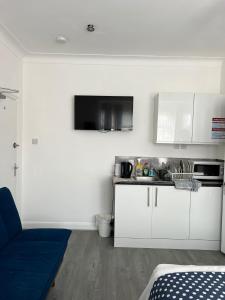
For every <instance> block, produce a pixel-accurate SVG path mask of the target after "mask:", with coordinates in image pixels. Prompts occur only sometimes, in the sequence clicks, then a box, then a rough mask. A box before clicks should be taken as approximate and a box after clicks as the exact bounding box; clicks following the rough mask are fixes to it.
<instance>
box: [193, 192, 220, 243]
mask: <svg viewBox="0 0 225 300" xmlns="http://www.w3.org/2000/svg"><path fill="white" fill-rule="evenodd" d="M221 211H222V188H221V187H201V188H200V189H199V191H198V192H192V193H191V210H190V239H194V240H208V241H219V240H220V234H221Z"/></svg>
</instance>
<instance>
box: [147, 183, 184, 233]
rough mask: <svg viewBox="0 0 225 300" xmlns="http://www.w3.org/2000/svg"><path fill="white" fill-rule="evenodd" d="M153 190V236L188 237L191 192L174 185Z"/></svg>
mask: <svg viewBox="0 0 225 300" xmlns="http://www.w3.org/2000/svg"><path fill="white" fill-rule="evenodd" d="M153 191H154V193H153V194H154V201H153V210H152V238H161V239H188V236H189V210H190V192H188V191H185V190H178V189H175V188H174V187H173V186H160V187H155V188H153Z"/></svg>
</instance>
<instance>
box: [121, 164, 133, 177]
mask: <svg viewBox="0 0 225 300" xmlns="http://www.w3.org/2000/svg"><path fill="white" fill-rule="evenodd" d="M132 171H133V165H132V163H130V162H128V161H124V162H121V177H122V178H130V176H131V173H132Z"/></svg>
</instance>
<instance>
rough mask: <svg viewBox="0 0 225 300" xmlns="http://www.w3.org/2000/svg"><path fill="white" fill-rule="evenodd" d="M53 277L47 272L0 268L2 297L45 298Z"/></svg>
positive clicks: (13, 299)
mask: <svg viewBox="0 0 225 300" xmlns="http://www.w3.org/2000/svg"><path fill="white" fill-rule="evenodd" d="M49 280H51V278H50V277H49V275H48V274H46V273H44V274H43V273H42V274H40V273H31V272H21V271H13V270H11V271H10V270H4V271H2V270H0V282H1V284H0V299H2V300H44V299H45V298H46V294H47V292H48V288H49V285H50V284H51V282H49Z"/></svg>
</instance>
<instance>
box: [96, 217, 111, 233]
mask: <svg viewBox="0 0 225 300" xmlns="http://www.w3.org/2000/svg"><path fill="white" fill-rule="evenodd" d="M111 220H112V216H111V215H109V214H104V215H97V216H96V225H97V228H98V232H99V235H100V236H101V237H110V234H111V225H110V223H111Z"/></svg>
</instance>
